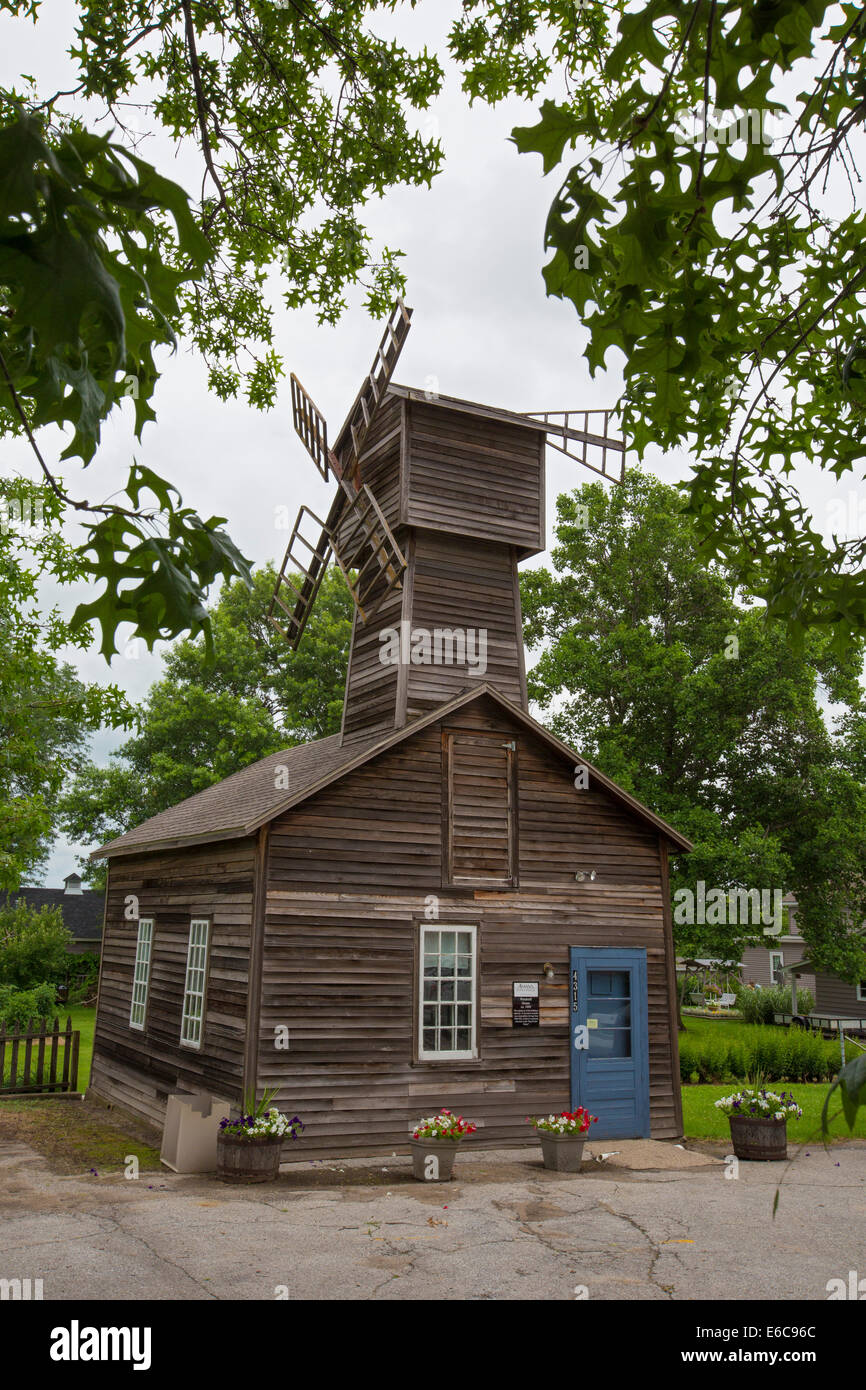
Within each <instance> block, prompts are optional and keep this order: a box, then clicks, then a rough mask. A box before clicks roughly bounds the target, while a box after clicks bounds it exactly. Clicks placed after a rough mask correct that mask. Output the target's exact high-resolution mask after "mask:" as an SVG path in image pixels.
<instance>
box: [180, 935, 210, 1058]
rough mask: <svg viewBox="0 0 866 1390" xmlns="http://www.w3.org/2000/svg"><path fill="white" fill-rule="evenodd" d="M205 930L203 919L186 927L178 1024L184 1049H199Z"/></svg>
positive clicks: (202, 1020)
mask: <svg viewBox="0 0 866 1390" xmlns="http://www.w3.org/2000/svg"><path fill="white" fill-rule="evenodd" d="M209 928H210V922H209V921H208V920H207V918H203V917H202V918H199V917H194V918H193V920H192V921H191V922H190V924H189V950H188V952H187V957H186V984H185V985H184V989H183V1015H182V1017H181V1024H180V1040H181V1042H182V1043H186V1045H187V1046H188V1047H201V1035H202V1027H203V1023H204V989H205V980H206V978H207V939H208V930H209Z"/></svg>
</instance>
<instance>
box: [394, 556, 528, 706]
mask: <svg viewBox="0 0 866 1390" xmlns="http://www.w3.org/2000/svg"><path fill="white" fill-rule="evenodd" d="M516 567H517V561H516V556H515V553H514V551H513V550H512V549H509V548H508V547H507V546H502V545H491V544H489V543H487V542H485V541H477V540H476V541H473V540H467V539H466V538H463V537H458V536H442V535H437V534H435V533H434V532H431V531H419V532H418V534H417V537H416V541H415V556H414V564H413V567H412V572H411V593H410V601H411V610H410V611H411V622H412V626H413V628H416V627H417V628H422V629H424V630H426V631H427V632H435V630H436V629H437V628H440V629H448V630H451V631H453V630H455V629H457V630H462V631H463V632H464V633H467V632H471V633H472V634H473V637H472V642H473V644H474V645H473V646H472V647H471V648H468V650H469V651H470V652H471V655H472V657H473V662H472V663H471V664H470V663H469V662H466V663H465V664H463V665H457V664H452V665H446V664H440V665H434V664H429V665H421V664H419V665H410V666H409V667H408V684H407V700H408V709H409V713H410V716H411V715H412V714H413V713H414V714H415V715H417V714H420V713H423V712H425V711H427V710H429V709H433V708H435V707H436V706H437V705H441V704H444V702H445V701H446V700H450V699H451V698H452V697H453V696H454V695H456V694H458V693H459V692H460V691H462V690H467V689H469V688H470V687H471V686H472V684H473V682H478V681H480V680H485V681H489V682H490V683H491V684H492V685H495V686H496V688H497V690H501V691H502V694H503V695H505V696H506V697H507V698H508V699H509V700H512V701H513V702H514V703H515V704H517V705H521V706H522V707H523V708H524V709H525V708H526V684H525V677H524V674H523V666H522V659H521V658H522V651H523V639H522V631H521V622H520V610H519V606H518V602H517V594H516V586H515V574H516ZM480 631H483V633H484V639H483V640H484V644H485V645H484V648H481V647H480V645H479V642H480V639H479V637H478V635H477V634H478V633H479V632H480ZM482 651H484V653H485V657H486V666H485V669H481V665H480V664H479V661H478V657H479V654H481V652H482Z"/></svg>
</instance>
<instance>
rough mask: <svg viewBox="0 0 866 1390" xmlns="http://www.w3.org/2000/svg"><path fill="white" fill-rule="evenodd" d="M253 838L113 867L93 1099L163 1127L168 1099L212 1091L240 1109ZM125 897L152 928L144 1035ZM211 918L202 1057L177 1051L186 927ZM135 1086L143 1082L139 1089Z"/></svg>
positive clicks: (134, 924) (135, 858) (134, 929)
mask: <svg viewBox="0 0 866 1390" xmlns="http://www.w3.org/2000/svg"><path fill="white" fill-rule="evenodd" d="M255 854H256V837H254V836H250V837H247V838H245V839H241V840H224V841H222V842H221V843H220V844H219V846H218V847H217V848H216V849H215V848H214V847H213V846H208V845H195V846H191V847H189V848H187V849H180V850H158V851H156V852H155V853H150V854H148V853H141V852H139V853H137V854H131V855H127V856H124V857H123V858H122V859H119V860H117V861H114V862H112V863H111V865H110V871H109V878H108V887H107V892H106V922H105V929H104V931H103V943H102V985H101V989H100V999H99V1007H98V1012H97V1020H96V1029H95V1035H94V1047H93V1066H92V1073H91V1089H92V1090H93V1092H94V1093H95V1094H96V1095H98V1096H100V1097H101V1098H102V1099H104V1100H108V1101H112V1102H115V1103H119V1104H126V1103H127V1100H126V1097H127V1095H128V1093H131V1094H132V1096H133V1100H134V1103H133V1104H131V1105H130V1106H129V1108H131V1109H133V1110H135V1111H136V1112H137V1113H140V1114H143V1115H145V1116H146V1118H148V1119H151V1120H154V1121H159V1120H160V1119H161V1116H162V1115H163V1113H164V1109H165V1102H166V1099H167V1096H168V1094H169V1092H170V1091H174V1090H177V1089H188V1090H199V1089H202V1088H203V1087H206V1088H208V1089H210V1090H211V1091H212V1093H213V1094H214V1095H219V1096H223V1097H225V1098H226V1099H229V1100H231V1099H238V1100H239V1099H240V1098H241V1095H242V1091H243V1058H244V1039H245V1036H246V1017H247V1005H248V998H249V948H250V924H251V915H252V901H253V887H254V865H255ZM129 897H134V898H135V899H137V902H138V913H139V916H141V917H152V918H153V919H154V924H155V925H154V934H153V946H152V954H151V973H150V984H149V991H148V1009H147V1016H146V1020H145V1028H144V1030H143V1031H138V1030H135V1029H131V1028H130V1026H129V1014H130V1006H131V1003H132V975H133V967H134V961H135V945H136V939H137V934H138V921H137V919H136V920H128V919H127V918H126V917H125V915H124V910H125V905H126V902H127V899H128V898H129ZM193 917H208V918H210V921H211V928H210V931H209V933H208V938H209V943H208V950H209V969H208V979H207V995H206V1001H205V1017H204V1026H203V1038H202V1047H201V1048H200V1049H195V1048H192V1047H189V1046H183V1045H182V1044H181V1042H180V1027H181V1010H182V1005H183V990H184V982H185V977H186V960H187V948H188V943H189V931H190V921H191V919H192V918H193ZM133 1077H138V1078H139V1080H138V1081H136V1082H135V1083H134V1084H133V1082H132V1078H133Z"/></svg>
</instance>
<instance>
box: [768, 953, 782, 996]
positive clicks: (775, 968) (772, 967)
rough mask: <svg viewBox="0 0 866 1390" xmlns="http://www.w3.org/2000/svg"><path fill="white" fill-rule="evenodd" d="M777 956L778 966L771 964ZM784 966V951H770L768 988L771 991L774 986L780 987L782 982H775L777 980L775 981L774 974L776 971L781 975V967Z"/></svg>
mask: <svg viewBox="0 0 866 1390" xmlns="http://www.w3.org/2000/svg"><path fill="white" fill-rule="evenodd" d="M777 956H778V958H779V963H778V965H774V964H773V961H774V960H775V959H776V957H777ZM784 964H785V952H784V951H771V952H770V988H771V989H773V988H774V987H775V986H780V985H781V984H782V981H781V980H777V979H776V972H777V971H778V973H779V974H780V975H781V973H782V966H783V965H784Z"/></svg>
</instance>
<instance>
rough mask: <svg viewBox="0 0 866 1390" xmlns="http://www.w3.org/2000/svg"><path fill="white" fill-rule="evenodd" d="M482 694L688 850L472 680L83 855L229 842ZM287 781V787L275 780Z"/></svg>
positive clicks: (298, 752)
mask: <svg viewBox="0 0 866 1390" xmlns="http://www.w3.org/2000/svg"><path fill="white" fill-rule="evenodd" d="M482 696H488V697H489V698H490V699H492V700H495V701H496V702H497V703H498V704H500V705H502V706H503V708H504V709H506V710H507V711H508V713H509V714H510V715H512V716H513V717H514V718H515V719H517V720H518V721H519V722H520V723H521V724H523V725H524V726H525V727H526V728H527V729H529V730H530V731H531V732H532V733H535V734H537V735H538V737H539V738H541V739H542V740H543V741H544V742H545V743H546V744H547V745H548V747H550V748H551V749H552V750H553V751H554V752H556V753H558V754H559V755H560V756H561V757H563V758H565V759H567V760H568V762H569V763H571V764H572V765H574V764H575V763H576V762H580V763H582V764H583V765H584V766H585V767H586V768H587V770H588V772H589V775H590V777H591V778H593V779H594V780H595V781H597V782H598V784H599V785H600V786H601V787H603V788H604V789H605V790H606V791H608V792H610V793H611V795H612V796H613V797H614V798H615V799H616V800H617V801H619V802H620V804H621V805H623V806H624V807H625V808H626V809H627V810H630V811H632V812H633V813H634V814H635V815H637V816H638V817H640V818H641V819H642V820H645V821H647V822H649V823H650V824H651V825H652V826H654V827H655V829H656V830H658V831H659V832H660V833H661V834H663V835H665V836H666V837H667V839H668V840H669V841H670V842H671V843H672V844H673V845H675V846H676V847H677V848H678V849H682V850H690V849H691V848H692V846H691V844H690V842H689V841H688V840H687V839H686V838H685V837H684V836H683V835H681V834H680V833H679V831H678V830H674V828H673V826H671V825H668V823H667V821H664V820H662V818H661V816H657V815H656V814H655V812H653V811H650V810H649V809H648V808H647V807H646V806H644V805H643V804H642V803H641V802H640V801H638V800H637V799H636V798H635V797H633V796H631V795H630V794H629V793H628V792H626V791H623V789H622V788H621V787H618V786H617V784H616V783H615V782H612V781H611V780H610V778H609V777H605V775H604V773H602V772H599V771H598V770H597V769H596V768H594V767H593V766H592V764H591V763H588V762H587V761H586V759H585V758H583V757H582V756H581V755H580V754H578V753H575V751H574V749H572V748H569V747H568V746H567V745H566V744H564V743H561V742H560V740H559V739H558V738H555V737H554V735H553V734H551V733H550V731H549V730H548V729H545V728H544V726H543V724H539V723H538V722H537V721H536V720H535V719H533V718H532V716H531V715H529V714H527V713H526V711H525V710H523V709H521V708H520V707H519V706H518V705H514V704H512V702H511V701H510V700H507V699H506V698H505V696H504V695H502V694H501V693H500V692H499V691H498V690H497V689H495V687H493V686H491V685H487V684H484V685H479V686H477V687H476V688H474V689H472V690H466V691H463V692H462V693H461V694H460V695H457V696H456V697H455V698H454V699H452V700H449V701H447V702H446V703H445V704H443V705H439V706H438V707H437V708H436V709H434V710H431V711H429V712H428V713H427V714H425V715H424V716H423V717H422V718H421V719H416V720H414V721H413V722H412V723H411V724H407V725H406V726H405V727H404V728H402V729H395V730H393V731H391V732H389V733H387V734H382V733H381V731H380V732H379V733H376V734H373V735H371V736H370V737H369V738H367V739H363V740H356V741H354V742H351V743H346V744H343V745H341V743H340V735H339V734H331V735H329V737H328V738H320V739H316V740H314V741H313V742H312V743H300V744H297V745H296V746H295V747H294V748H286V749H283V750H282V751H280V752H279V753H271V754H270V755H269V756H268V757H267V758H261V759H260V760H259V761H258V762H255V763H250V765H249V767H245V768H242V769H241V771H240V772H234V773H232V775H231V776H230V777H225V778H223V780H222V781H221V782H215V783H214V785H213V786H212V787H206V788H205V790H204V791H201V792H196V794H195V796H189V797H187V799H186V800H185V801H179V802H178V804H177V805H176V806H171V807H169V809H168V810H167V811H160V813H159V814H158V815H156V816H151V817H150V819H149V820H146V821H142V823H141V825H137V826H136V827H135V829H134V830H128V831H127V832H126V834H125V835H120V836H118V837H117V839H115V840H109V841H108V843H107V844H104V845H102V846H100V848H99V849H96V850H94V851H93V853H92V854H91V856H90V857H91V859H99V858H106V859H108V858H114V857H115V856H116V855H122V854H134V853H136V852H140V851H144V850H155V849H170V848H172V847H175V846H176V847H180V846H182V845H192V844H203V843H206V842H208V841H210V840H229V839H235V838H237V837H239V836H244V835H252V834H253V833H254V832H255V831H256V830H258V829H259V828H260V826H262V825H265V824H266V823H267V822H268V821H269V820H273V819H274V817H275V816H278V815H281V814H282V813H283V812H284V811H288V810H290V809H291V807H292V806H295V805H297V804H298V802H300V801H305V800H306V799H307V797H309V796H312V795H313V794H314V793H315V792H317V791H321V790H322V789H323V788H324V787H326V786H328V784H329V783H331V782H335V781H337V779H338V778H340V777H345V776H346V774H347V773H348V772H350V771H351V770H352V769H353V768H355V767H360V766H361V765H362V764H363V763H366V762H367V761H369V759H370V758H373V757H375V756H377V755H378V754H380V753H384V752H385V751H386V750H387V749H389V748H391V747H393V746H394V745H395V744H397V743H401V742H402V741H403V739H405V738H409V737H410V736H411V735H412V734H414V733H418V732H419V731H420V730H421V729H425V728H426V727H427V726H428V725H429V724H433V723H435V722H436V720H438V719H442V718H443V717H444V716H446V715H449V714H451V713H453V712H454V711H455V710H457V709H459V708H460V707H461V706H462V705H465V704H468V703H469V702H470V701H472V700H478V699H480V698H481V697H482ZM280 768H285V770H286V774H287V776H286V775H282V776H280V778H279V781H278V777H277V774H278V771H279V769H280ZM286 780H287V781H288V787H287V788H286V787H285V786H284V785H283V784H284V783H285V782H286Z"/></svg>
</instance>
